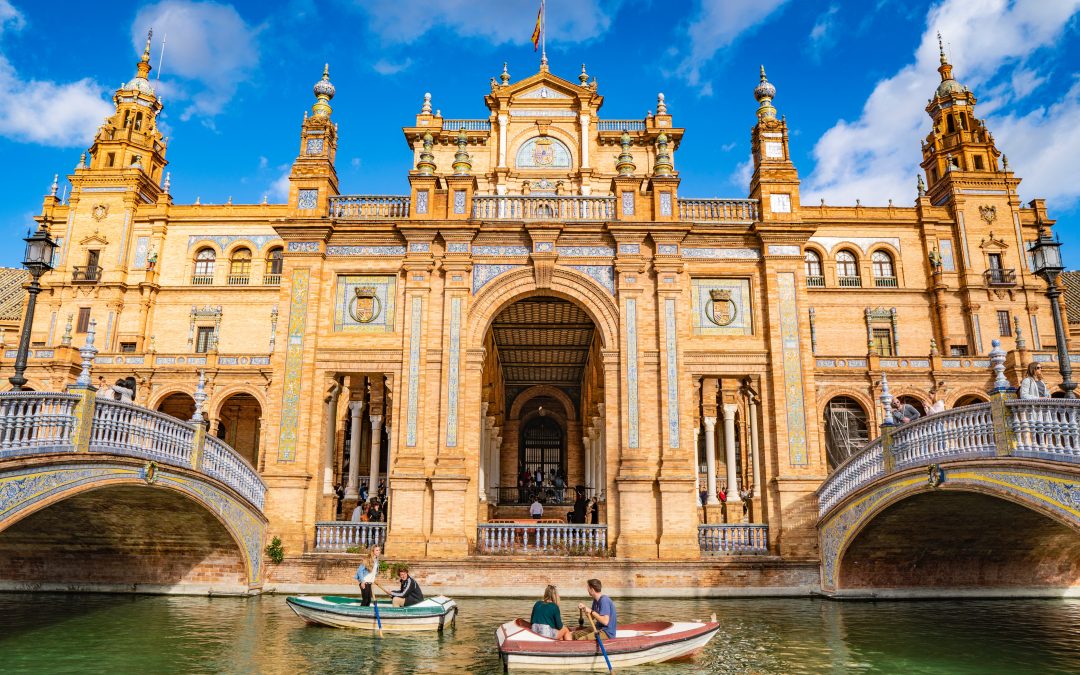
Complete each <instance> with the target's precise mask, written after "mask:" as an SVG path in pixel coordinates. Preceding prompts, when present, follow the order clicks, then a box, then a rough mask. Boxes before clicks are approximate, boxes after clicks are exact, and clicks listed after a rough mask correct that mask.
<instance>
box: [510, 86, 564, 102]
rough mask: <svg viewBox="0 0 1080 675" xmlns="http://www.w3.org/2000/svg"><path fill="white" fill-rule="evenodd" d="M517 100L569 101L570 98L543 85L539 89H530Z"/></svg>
mask: <svg viewBox="0 0 1080 675" xmlns="http://www.w3.org/2000/svg"><path fill="white" fill-rule="evenodd" d="M515 98H538V99H545V100H554V99H560V98H561V99H569V98H570V97H569V96H567V95H566V94H564V93H563V92H561V91H559V90H557V89H552V88H551V87H549V86H547V85H546V84H542V85H540V86H539V87H534V88H533V89H530V90H528V91H526V92H524V93H521V94H518V95H517V96H516V97H515Z"/></svg>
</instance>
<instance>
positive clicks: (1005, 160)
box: [1001, 154, 1009, 171]
mask: <svg viewBox="0 0 1080 675" xmlns="http://www.w3.org/2000/svg"><path fill="white" fill-rule="evenodd" d="M1001 170H1002V171H1008V170H1009V156H1008V155H1004V154H1003V155H1002V156H1001Z"/></svg>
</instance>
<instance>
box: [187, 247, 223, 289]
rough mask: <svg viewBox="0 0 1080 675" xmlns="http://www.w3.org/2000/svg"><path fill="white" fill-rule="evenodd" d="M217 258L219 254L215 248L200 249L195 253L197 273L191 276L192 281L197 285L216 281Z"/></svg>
mask: <svg viewBox="0 0 1080 675" xmlns="http://www.w3.org/2000/svg"><path fill="white" fill-rule="evenodd" d="M216 260H217V254H216V253H214V249H212V248H204V249H200V250H199V252H198V253H196V254H195V275H194V276H193V277H192V278H191V283H193V284H195V285H196V286H209V285H210V284H212V283H214V262H215V261H216Z"/></svg>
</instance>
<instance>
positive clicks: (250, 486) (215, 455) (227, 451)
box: [198, 436, 266, 510]
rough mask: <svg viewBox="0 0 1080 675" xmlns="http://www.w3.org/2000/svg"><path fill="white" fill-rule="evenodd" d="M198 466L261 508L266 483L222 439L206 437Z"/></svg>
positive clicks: (264, 497)
mask: <svg viewBox="0 0 1080 675" xmlns="http://www.w3.org/2000/svg"><path fill="white" fill-rule="evenodd" d="M198 468H199V469H201V470H202V471H203V472H205V473H206V474H207V475H209V476H212V477H214V478H217V479H218V480H219V481H221V482H222V483H225V484H226V485H228V486H229V487H231V488H233V489H234V490H236V491H237V492H239V493H240V494H241V495H243V497H244V498H245V499H247V500H248V501H249V502H251V503H252V504H255V505H256V506H258V507H259V510H262V508H263V506H264V501H265V499H266V484H265V483H263V481H262V478H260V477H259V474H258V472H257V471H255V467H253V466H251V464H249V463H248V461H247V460H246V459H244V458H243V457H241V456H240V455H238V454H237V453H236V451H235V450H233V449H232V448H230V447H229V446H228V445H226V444H225V442H224V441H222V440H220V439H218V438H215V437H213V436H207V437H206V442H205V444H204V445H203V452H202V456H201V457H200V458H199V467H198Z"/></svg>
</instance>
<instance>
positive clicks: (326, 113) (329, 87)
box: [311, 63, 337, 117]
mask: <svg viewBox="0 0 1080 675" xmlns="http://www.w3.org/2000/svg"><path fill="white" fill-rule="evenodd" d="M313 91H314V92H315V105H313V106H311V112H312V113H313V114H314V115H315V116H316V117H330V113H331V112H332V111H333V108H331V107H330V99H332V98H334V93H335V92H336V91H337V90H336V89H335V88H334V85H333V84H331V83H330V64H329V63H327V64H326V65H324V66H323V73H322V79H321V80H319V81H318V82H316V83H315V87H314V88H313Z"/></svg>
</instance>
